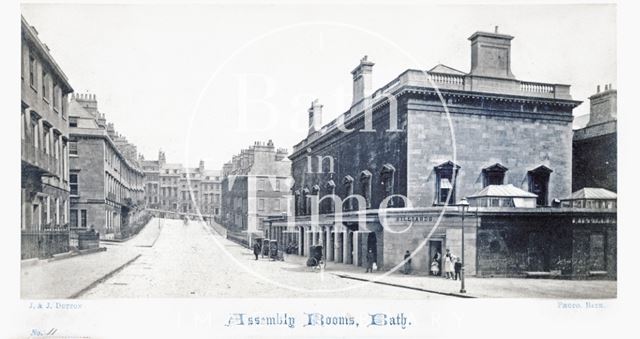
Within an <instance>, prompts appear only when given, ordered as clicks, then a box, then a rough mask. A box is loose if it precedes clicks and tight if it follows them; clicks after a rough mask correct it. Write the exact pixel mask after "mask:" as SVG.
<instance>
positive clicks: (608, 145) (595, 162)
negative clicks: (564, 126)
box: [573, 85, 618, 192]
mask: <svg viewBox="0 0 640 339" xmlns="http://www.w3.org/2000/svg"><path fill="white" fill-rule="evenodd" d="M589 100H590V102H591V106H590V107H591V109H590V114H589V123H588V124H587V126H586V127H584V128H580V129H577V130H575V131H574V133H573V191H577V190H579V189H581V188H585V187H599V188H605V189H608V190H611V191H614V192H616V191H617V188H618V185H617V179H618V147H617V138H618V133H617V91H616V90H615V89H613V88H612V87H611V85H605V90H604V91H602V92H600V86H598V90H597V93H596V94H594V95H592V96H591V97H589Z"/></svg>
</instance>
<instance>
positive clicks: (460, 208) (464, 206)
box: [458, 198, 469, 293]
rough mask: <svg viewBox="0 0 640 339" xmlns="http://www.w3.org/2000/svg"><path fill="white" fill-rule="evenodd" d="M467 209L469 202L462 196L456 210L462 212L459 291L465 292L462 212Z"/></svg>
mask: <svg viewBox="0 0 640 339" xmlns="http://www.w3.org/2000/svg"><path fill="white" fill-rule="evenodd" d="M468 209H469V202H468V201H467V199H466V198H462V200H460V202H459V203H458V211H459V212H460V213H461V214H462V267H461V268H460V293H467V290H465V289H464V214H465V213H466V212H467V210H468Z"/></svg>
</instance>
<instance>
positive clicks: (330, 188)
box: [322, 180, 336, 213]
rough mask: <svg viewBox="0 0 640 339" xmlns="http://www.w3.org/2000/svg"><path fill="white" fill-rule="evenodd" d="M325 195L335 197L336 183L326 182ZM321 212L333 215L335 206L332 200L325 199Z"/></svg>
mask: <svg viewBox="0 0 640 339" xmlns="http://www.w3.org/2000/svg"><path fill="white" fill-rule="evenodd" d="M325 188H326V192H327V195H335V194H336V183H335V182H334V181H333V180H329V181H327V184H326V185H325ZM322 210H323V212H325V213H333V212H335V204H334V202H333V199H325V200H324V202H323V209H322Z"/></svg>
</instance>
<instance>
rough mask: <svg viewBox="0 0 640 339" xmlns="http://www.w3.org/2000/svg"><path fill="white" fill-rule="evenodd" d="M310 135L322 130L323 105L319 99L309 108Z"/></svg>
mask: <svg viewBox="0 0 640 339" xmlns="http://www.w3.org/2000/svg"><path fill="white" fill-rule="evenodd" d="M308 112H309V133H308V134H312V133H313V132H316V131H318V130H320V127H322V126H321V125H322V105H321V104H320V102H319V101H318V99H316V100H313V102H311V107H309V110H308Z"/></svg>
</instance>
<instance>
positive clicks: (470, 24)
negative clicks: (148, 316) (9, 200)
mask: <svg viewBox="0 0 640 339" xmlns="http://www.w3.org/2000/svg"><path fill="white" fill-rule="evenodd" d="M18 7H19V12H16V13H12V15H14V16H15V20H14V22H12V23H11V25H14V26H15V28H16V30H15V32H17V31H18V26H19V34H20V39H19V48H18V49H17V50H16V51H15V53H13V54H11V55H10V56H9V57H10V58H12V60H13V59H15V60H14V61H15V62H14V64H15V65H16V66H17V67H19V69H15V73H14V74H15V76H14V75H11V76H10V77H12V79H13V78H15V77H17V76H18V73H19V76H20V78H19V79H17V78H16V79H13V80H11V81H12V82H11V84H17V83H18V82H19V93H20V97H21V101H20V118H19V126H18V125H17V122H16V124H13V123H12V124H11V125H10V126H9V127H7V128H11V129H15V130H16V133H17V129H18V128H20V151H19V154H20V170H19V171H20V181H19V183H20V193H19V194H20V210H19V215H16V222H17V220H18V219H17V218H18V217H19V222H20V231H19V233H17V234H19V235H16V238H15V239H13V240H12V242H15V244H16V246H17V247H18V248H19V254H20V258H19V297H18V298H19V299H20V300H21V301H20V302H21V303H22V304H24V305H25V306H24V307H25V310H23V311H21V312H23V313H25V314H27V316H25V317H28V318H30V319H32V320H34V321H32V322H29V325H26V326H27V328H26V329H22V328H21V329H20V331H22V332H19V333H15V334H14V335H17V336H18V337H25V338H27V337H29V338H30V337H65V338H66V337H68V338H76V337H82V338H93V337H100V338H103V337H105V338H107V337H108V338H111V337H125V336H124V335H122V333H125V332H109V331H125V330H124V329H123V328H119V329H117V330H116V329H113V328H111V329H109V330H106V329H105V328H107V327H108V325H107V324H108V322H109V321H110V320H108V319H109V317H110V316H109V315H110V314H115V313H113V312H114V311H110V310H112V308H117V309H119V310H120V311H118V312H116V313H120V312H127V309H128V308H129V306H126V305H147V306H148V307H149V308H164V309H166V310H165V312H169V310H170V309H171V308H172V306H170V305H171V304H170V303H176V305H177V306H175V307H176V308H175V310H178V309H180V310H183V308H184V309H186V308H187V307H190V306H188V305H191V304H190V303H191V302H193V303H205V304H206V303H209V305H214V304H215V305H217V306H215V307H214V306H211V309H213V310H214V311H211V312H214V313H213V315H212V316H211V317H210V318H206V319H207V321H209V322H212V323H213V325H211V324H209V326H213V327H212V328H219V329H220V331H224V332H218V334H217V335H216V334H215V333H211V332H210V333H208V334H207V335H206V336H205V335H203V336H200V335H195V334H194V333H195V332H184V331H186V330H184V331H183V330H178V329H176V330H175V332H167V333H172V334H167V333H165V334H164V335H167V337H210V336H213V337H218V336H221V337H230V336H234V337H235V336H236V335H234V334H232V333H234V332H233V331H234V330H238V331H245V330H249V334H246V335H251V336H253V335H257V336H265V335H266V336H276V337H278V335H276V334H275V333H276V332H270V331H271V329H272V328H278V330H282V331H285V329H289V330H290V331H300V332H286V331H285V332H284V333H290V334H289V335H293V333H295V335H296V336H318V335H319V336H325V335H330V336H336V335H337V336H339V337H355V336H371V335H373V333H377V334H376V336H379V337H399V336H401V335H402V334H404V335H409V336H411V337H429V335H431V336H433V337H447V338H449V337H454V338H455V337H459V336H458V335H456V332H455V331H456V329H455V327H456V326H455V325H446V326H448V327H449V328H450V329H451V330H450V331H449V330H438V331H434V332H429V330H428V328H429V326H431V325H430V324H432V323H434V320H433V318H432V317H431V316H429V318H427V317H426V316H423V315H424V314H426V313H421V312H420V306H419V305H421V304H420V303H423V304H425V303H429V305H431V306H433V305H444V306H438V307H439V308H440V309H441V310H444V309H447V310H448V311H446V312H454V311H455V310H456V309H457V310H464V309H465V308H466V307H469V308H466V310H467V311H469V310H471V307H473V309H475V311H477V312H480V311H479V309H480V308H479V307H477V306H473V305H479V304H474V303H476V302H481V300H490V301H491V302H503V301H501V300H504V302H508V301H513V300H516V301H515V302H523V303H526V302H531V303H535V302H540V303H545V304H544V305H551V306H546V307H547V308H552V309H553V312H561V311H565V312H569V311H566V309H572V310H573V311H572V312H578V311H577V310H580V311H582V312H584V313H583V314H586V315H585V316H588V317H589V319H592V317H600V316H605V317H606V314H605V313H603V312H606V311H607V309H608V308H611V305H612V304H609V303H611V302H615V301H616V299H617V298H618V296H619V295H618V262H619V255H618V239H619V238H620V236H619V235H618V209H617V204H618V197H617V194H618V193H617V192H618V186H619V185H618V180H619V178H618V141H619V140H618V133H617V128H618V123H617V102H618V99H617V92H618V61H617V60H618V45H617V44H618V40H617V34H618V22H617V20H618V19H617V13H618V7H617V5H616V3H615V2H613V3H589V4H576V3H566V4H538V3H519V4H509V3H505V4H497V3H496V4H482V3H478V4H471V3H469V4H447V3H421V2H417V1H416V2H404V3H402V4H400V3H398V4H396V3H394V2H392V1H386V2H384V1H381V2H374V3H372V4H369V5H367V4H365V3H364V2H344V3H338V2H328V3H323V2H310V3H309V4H297V3H294V2H283V3H279V2H268V3H265V4H260V3H254V2H240V3H233V2H231V1H220V2H216V1H211V2H197V3H185V4H182V3H177V2H175V3H172V2H165V3H151V2H138V3H123V2H113V3H109V2H100V3H91V2H88V3H71V2H61V3H55V2H43V3H38V2H23V3H20V4H19V6H18ZM16 34H17V33H16ZM13 35H15V34H13ZM11 39H12V40H15V41H16V42H17V36H12V37H11ZM16 53H19V54H16ZM14 54H15V55H14ZM18 59H19V62H18V61H17V60H18ZM14 87H15V85H14ZM620 87H622V86H620ZM630 91H632V89H629V90H628V92H627V93H629V92H630ZM14 101H15V100H13V104H11V105H10V106H9V107H14V106H15V104H16V103H15V102H14ZM14 109H15V107H14ZM16 138H17V136H16ZM11 161H13V160H11ZM12 180H14V181H15V182H16V183H17V182H18V181H17V180H18V179H17V178H13V179H12ZM16 191H17V190H16ZM15 199H17V193H16V194H15ZM16 201H17V200H16ZM14 212H15V213H17V211H14ZM7 226H9V225H7ZM627 226H632V225H627ZM12 227H13V228H15V229H16V230H17V225H15V224H12ZM12 260H13V261H14V262H17V261H18V259H17V258H15V259H12ZM634 260H635V259H634ZM251 300H259V301H258V302H257V304H254V303H253V301H251ZM305 300H313V302H311V301H309V302H308V303H307V304H306V305H307V306H308V307H307V306H304V302H305ZM165 302H166V303H167V304H165ZM269 302H274V303H276V305H277V306H273V307H272V306H269V305H271V304H269ZM299 302H300V303H303V306H300V304H298V303H299ZM324 302H326V303H332V302H336V304H331V305H334V306H331V307H329V306H326V307H328V308H326V309H325V310H323V311H320V310H317V311H316V310H313V309H312V308H310V307H311V306H313V307H316V306H317V305H325V304H322V303H324ZM102 303H105V304H108V305H110V306H108V307H107V306H105V307H104V308H101V307H99V306H98V305H101V304H102ZM148 303H153V304H152V305H155V306H149V304H148ZM217 303H220V304H217ZM289 303H291V304H290V305H297V306H290V307H291V308H287V306H286V305H289ZM352 303H353V304H352ZM359 303H366V304H367V305H370V306H371V305H375V304H376V303H381V304H379V305H394V307H386V306H385V307H386V308H385V307H382V306H380V307H378V308H369V309H367V311H356V308H355V306H354V308H353V309H349V311H347V310H348V307H347V306H346V305H349V304H352V305H357V304H359ZM222 305H228V306H222ZM231 305H235V306H231ZM241 305H252V306H241ZM314 305H315V306H314ZM326 305H328V304H326ZM336 305H342V306H336ZM401 305H407V306H406V307H407V309H406V310H402V311H398V309H399V308H398V307H402V306H401ZM409 305H410V306H409ZM446 305H458V306H455V308H452V310H449V308H448V307H449V306H446ZM465 305H468V306H465ZM111 307H112V308H111ZM130 307H137V306H130ZM203 307H205V306H203ZM301 307H307V308H301ZM318 307H320V306H318ZM433 307H435V306H433ZM451 307H454V306H451ZM88 308H89V309H90V310H91V311H90V310H89V309H88ZM98 308H100V310H96V309H98ZM27 309H28V310H27ZM47 309H52V310H50V311H46V312H49V313H46V312H45V310H47ZM329 309H330V310H331V311H328V310H329ZM73 310H76V312H87V313H88V312H94V311H95V312H101V313H100V314H102V315H101V316H96V317H95V318H93V319H92V320H91V321H89V322H88V323H86V324H83V325H82V327H74V326H80V325H74V324H75V322H73V321H72V320H71V319H76V317H80V313H75V314H77V316H76V315H73V314H74V313H73V312H74V311H73ZM300 310H304V311H300ZM129 311H132V309H129ZM156 311H157V312H159V311H158V310H156ZM475 311H474V312H475ZM56 312H65V313H64V314H65V319H66V320H65V322H64V323H65V324H66V325H32V323H38V322H41V323H42V324H44V323H46V321H45V320H44V319H45V317H48V316H57V315H58V314H59V313H56ZM132 312H133V311H132ZM176 312H177V311H176ZM181 312H183V314H187V315H186V316H180V317H168V318H167V319H169V318H170V319H171V321H168V322H167V319H165V318H163V317H160V318H156V319H157V321H155V322H156V324H155V325H157V326H160V327H162V326H163V323H164V325H165V326H172V328H174V327H175V328H182V327H189V326H186V325H184V324H185V323H188V322H189V321H188V320H185V319H189V317H190V315H188V314H189V313H186V312H187V311H185V310H183V311H181ZM469 312H470V311H469ZM527 312H538V311H535V310H533V309H532V310H529V311H527ZM540 312H542V313H544V311H540ZM588 312H591V313H588ZM595 312H600V313H595ZM45 314H46V316H45ZM167 314H168V313H167ZM576 314H577V315H576ZM598 314H599V315H598ZM120 316H123V317H124V314H121V315H118V316H117V317H118V319H119V317H120ZM574 316H576V317H579V316H580V313H574ZM83 317H84V316H83ZM185 317H186V318H185ZM465 317H470V315H468V316H465ZM178 318H179V319H178ZM549 318H550V317H549ZM114 319H115V318H114ZM163 319H164V320H163ZM196 319H200V320H201V318H196ZM202 319H204V318H202ZM547 320H549V319H547ZM574 320H575V319H574ZM76 321H77V320H76ZM122 321H123V322H124V323H127V324H129V322H130V321H132V320H131V319H127V320H122ZM438 321H439V320H438ZM445 321H449V320H445ZM456 321H458V320H456ZM496 321H498V320H497V319H496ZM435 322H437V321H435ZM168 323H171V325H168ZM462 323H464V321H463V322H462ZM47 324H49V323H47ZM175 324H179V325H175ZM447 324H449V323H448V322H447ZM451 324H456V322H452V323H451ZM92 326H93V327H92ZM181 326H182V327H181ZM80 328H82V330H80ZM91 328H93V330H95V331H102V330H104V331H106V332H94V333H92V332H90V331H91ZM313 328H320V329H323V330H326V331H334V332H312V329H313ZM376 328H381V329H380V330H381V331H382V332H371V331H373V330H374V329H376ZM193 330H194V328H193V327H190V328H189V331H193ZM391 330H399V331H400V332H398V333H395V332H385V331H391ZM181 331H183V332H181ZM251 331H253V332H251ZM412 331H413V332H412ZM118 333H120V334H118ZM127 333H129V335H131V336H132V337H138V338H142V337H158V334H154V335H149V336H147V335H145V334H142V332H127ZM133 333H138V334H133ZM154 333H158V332H154ZM187 333H189V334H187ZM238 333H239V332H238ZM21 335H22V336H21ZM551 337H554V336H551Z"/></svg>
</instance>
